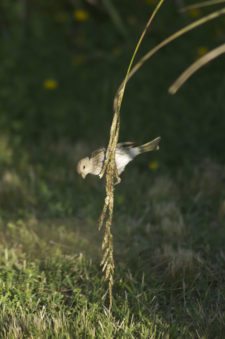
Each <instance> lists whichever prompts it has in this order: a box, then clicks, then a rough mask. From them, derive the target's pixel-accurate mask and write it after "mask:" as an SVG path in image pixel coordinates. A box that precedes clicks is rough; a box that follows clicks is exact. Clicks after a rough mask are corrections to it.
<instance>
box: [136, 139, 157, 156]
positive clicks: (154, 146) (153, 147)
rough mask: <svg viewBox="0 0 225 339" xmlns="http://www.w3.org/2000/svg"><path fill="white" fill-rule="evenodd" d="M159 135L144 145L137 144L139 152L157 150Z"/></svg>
mask: <svg viewBox="0 0 225 339" xmlns="http://www.w3.org/2000/svg"><path fill="white" fill-rule="evenodd" d="M160 140H161V137H158V138H156V139H154V140H152V141H149V142H147V143H146V144H144V145H141V146H139V147H138V148H139V154H141V153H145V152H150V151H157V150H159V143H160Z"/></svg>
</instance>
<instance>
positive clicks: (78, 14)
mask: <svg viewBox="0 0 225 339" xmlns="http://www.w3.org/2000/svg"><path fill="white" fill-rule="evenodd" d="M73 16H74V19H75V20H76V21H80V22H84V21H87V20H88V19H89V17H90V16H89V13H88V12H87V11H85V10H84V9H76V10H75V11H74V12H73Z"/></svg>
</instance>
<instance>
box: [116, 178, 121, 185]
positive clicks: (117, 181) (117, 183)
mask: <svg viewBox="0 0 225 339" xmlns="http://www.w3.org/2000/svg"><path fill="white" fill-rule="evenodd" d="M119 183H121V178H120V177H119V176H117V178H116V180H115V183H114V186H116V185H119Z"/></svg>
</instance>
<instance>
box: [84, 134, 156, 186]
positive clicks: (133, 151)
mask: <svg viewBox="0 0 225 339" xmlns="http://www.w3.org/2000/svg"><path fill="white" fill-rule="evenodd" d="M160 140H161V137H157V138H155V139H154V140H152V141H149V142H147V143H146V144H143V145H141V146H135V143H134V142H130V141H128V142H121V143H118V144H117V146H116V152H115V161H116V168H117V173H118V182H117V184H118V183H120V181H121V178H120V175H121V173H122V172H123V171H124V170H125V167H126V166H127V164H129V162H131V161H132V160H134V158H135V157H136V156H138V155H139V154H142V153H145V152H150V151H155V150H159V143H160ZM105 155H106V149H105V148H99V149H97V150H96V151H94V152H92V153H91V155H90V157H85V158H83V159H81V160H80V161H79V162H78V164H77V172H78V174H80V175H81V177H82V178H83V179H85V178H86V176H87V175H88V174H92V175H98V176H99V177H100V173H101V170H102V167H103V165H104V161H105Z"/></svg>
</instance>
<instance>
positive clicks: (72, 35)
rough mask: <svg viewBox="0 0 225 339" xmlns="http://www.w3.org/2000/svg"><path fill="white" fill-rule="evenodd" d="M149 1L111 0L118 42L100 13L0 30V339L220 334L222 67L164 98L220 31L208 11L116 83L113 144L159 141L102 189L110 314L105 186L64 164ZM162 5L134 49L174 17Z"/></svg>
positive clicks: (92, 130) (73, 155)
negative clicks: (119, 23)
mask: <svg viewBox="0 0 225 339" xmlns="http://www.w3.org/2000/svg"><path fill="white" fill-rule="evenodd" d="M149 10H151V7H149V5H146V4H145V3H144V2H143V4H142V5H140V4H139V5H137V4H136V3H135V2H132V5H130V7H129V11H128V9H127V8H126V7H125V6H122V8H121V12H122V14H123V15H124V16H125V18H126V20H125V21H126V23H127V28H128V31H129V39H128V40H127V41H126V42H124V40H123V39H122V38H121V36H120V35H119V34H118V32H117V31H116V29H115V26H114V25H113V24H112V23H110V20H109V19H107V18H103V19H102V18H101V17H100V18H99V17H97V18H96V17H95V15H96V14H91V18H90V19H89V20H87V22H85V23H82V24H81V23H73V24H71V23H68V21H65V22H63V23H59V22H58V21H57V20H58V19H57V18H58V17H57V16H55V15H56V13H53V14H54V15H52V16H51V15H50V14H49V12H48V11H47V10H46V12H44V13H43V12H41V14H40V13H39V14H38V13H37V17H36V16H35V15H36V14H33V17H32V18H33V20H32V25H31V27H30V36H28V37H27V38H26V39H25V38H24V36H23V34H22V33H21V35H18V32H17V31H16V30H15V31H13V29H12V30H11V31H10V30H8V31H7V30H6V31H7V34H6V35H3V36H2V37H1V41H2V43H1V52H2V53H1V57H0V58H1V65H2V66H1V70H0V79H1V87H0V131H1V133H0V171H1V172H0V213H1V214H0V252H1V253H0V275H1V277H0V337H1V338H22V337H25V338H26V337H27V338H79V337H82V338H83V337H84V338H94V337H96V338H113V337H115V338H223V337H224V331H225V320H224V319H225V307H224V302H225V287H224V286H225V284H224V282H225V281H224V280H225V276H224V270H225V252H224V241H225V230H224V227H225V193H224V192H225V174H224V173H225V154H224V129H225V118H224V117H225V116H224V109H225V105H224V88H225V77H224V72H223V70H224V62H223V61H222V60H220V61H217V62H216V63H214V64H213V65H210V66H208V67H207V69H205V70H204V71H202V72H200V73H199V74H198V75H197V76H196V77H195V78H194V79H192V80H191V82H190V83H189V84H187V85H186V87H185V88H184V90H183V91H182V92H181V93H180V94H178V95H177V96H176V97H173V98H172V97H169V95H168V94H167V86H168V85H169V84H170V82H171V81H172V80H173V79H174V78H175V76H176V75H178V74H179V72H180V71H181V70H182V69H183V68H184V67H185V66H186V65H187V64H188V63H189V62H190V61H192V60H194V59H195V58H196V57H197V54H198V52H199V46H200V47H201V46H206V47H211V46H213V44H215V43H218V42H219V40H220V35H219V32H220V30H221V29H222V30H224V25H221V23H220V22H218V23H217V25H211V26H210V28H209V29H208V30H206V31H204V30H201V31H199V32H198V34H197V33H195V34H194V35H191V36H190V37H189V38H186V39H184V40H182V41H181V42H180V43H176V44H174V46H173V48H167V49H165V51H164V52H162V53H160V54H159V55H158V57H156V58H155V59H154V60H153V62H152V63H149V64H148V65H146V67H145V69H143V72H140V73H139V74H138V75H137V77H136V79H133V80H132V82H131V83H130V84H129V86H128V89H127V94H126V98H125V101H124V106H123V111H122V126H121V128H122V131H121V139H122V140H128V139H131V140H132V139H134V140H137V141H138V142H140V143H141V142H145V141H147V140H149V139H150V138H154V137H156V136H158V135H161V137H162V144H161V150H160V152H157V153H154V154H153V153H152V154H149V155H144V156H143V157H142V158H140V159H137V161H136V164H133V165H130V166H129V168H128V169H127V171H126V173H125V176H123V180H122V183H121V185H119V186H118V187H117V188H116V208H115V216H114V223H113V233H114V244H115V262H116V272H115V285H114V304H113V310H112V313H111V314H110V313H109V312H108V311H107V308H106V307H105V306H104V305H105V292H106V286H105V283H104V282H103V281H102V274H101V268H100V266H99V262H100V257H101V250H100V245H101V236H102V234H101V233H100V232H98V230H97V219H98V216H99V213H100V211H101V207H102V204H103V199H104V185H103V183H101V182H100V181H99V180H98V179H97V178H93V177H89V178H87V180H86V181H85V182H84V181H82V179H81V178H79V177H78V175H77V174H76V173H75V164H76V161H77V160H78V159H80V158H81V157H82V156H85V155H86V154H88V152H89V151H91V150H93V149H94V148H95V147H98V146H101V145H102V144H105V143H106V142H107V138H108V133H109V132H108V129H109V125H110V122H111V118H112V112H111V105H112V98H113V93H114V92H115V89H116V86H117V85H118V83H119V82H120V81H121V79H122V77H123V75H124V70H125V67H126V65H127V62H128V60H129V56H130V55H131V51H132V49H133V46H134V42H135V41H136V38H137V34H138V33H139V32H140V30H141V28H142V27H143V24H144V22H145V20H146V18H147V16H148V13H149ZM133 13H135V15H134V14H133ZM168 13H169V10H168V8H165V10H164V12H163V13H162V17H161V19H160V20H159V21H158V23H156V26H155V28H154V30H153V32H152V40H151V39H150V38H147V39H146V45H145V46H146V47H145V49H146V48H148V47H149V46H152V45H153V43H156V42H157V41H159V40H160V39H162V37H164V36H166V35H167V34H168V27H170V29H173V27H172V24H171V21H172V22H175V19H176V27H174V30H175V29H176V28H177V27H178V26H179V24H180V25H182V24H184V23H186V22H187V20H189V19H188V18H186V17H185V18H184V17H180V16H179V15H178V14H176V12H175V10H173V11H172V12H171V13H170V14H168ZM38 15H39V16H38ZM41 18H42V19H41ZM56 19H57V20H56ZM35 20H36V21H35ZM93 32H96V34H93ZM190 46H191V47H190ZM49 80H54V81H55V83H53V87H54V89H52V90H50V89H48V86H46V81H49ZM154 168H155V170H153V169H154Z"/></svg>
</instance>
